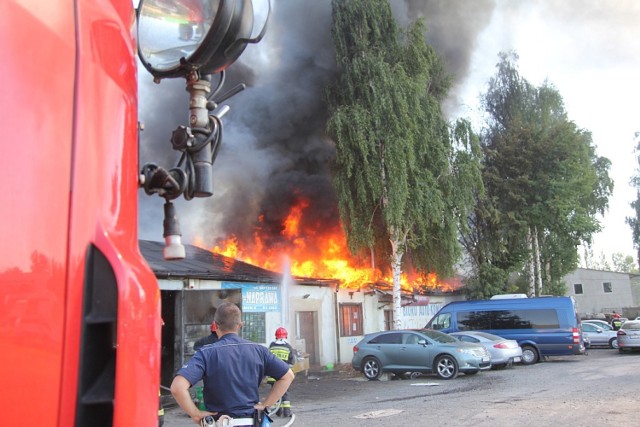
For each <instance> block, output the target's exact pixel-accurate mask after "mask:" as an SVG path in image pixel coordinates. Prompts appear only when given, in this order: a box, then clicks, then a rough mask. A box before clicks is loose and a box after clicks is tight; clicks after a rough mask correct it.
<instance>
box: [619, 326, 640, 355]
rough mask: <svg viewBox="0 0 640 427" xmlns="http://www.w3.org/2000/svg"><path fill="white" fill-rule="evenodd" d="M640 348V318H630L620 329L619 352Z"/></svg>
mask: <svg viewBox="0 0 640 427" xmlns="http://www.w3.org/2000/svg"><path fill="white" fill-rule="evenodd" d="M634 348H640V320H629V321H627V322H624V324H623V325H622V326H621V327H620V329H619V330H618V352H620V353H624V352H625V351H627V350H633V349H634Z"/></svg>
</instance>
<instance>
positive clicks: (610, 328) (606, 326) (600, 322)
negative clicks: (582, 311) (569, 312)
mask: <svg viewBox="0 0 640 427" xmlns="http://www.w3.org/2000/svg"><path fill="white" fill-rule="evenodd" d="M582 323H593V324H594V325H596V326H600V327H601V328H602V329H604V330H605V331H613V326H611V323H609V322H607V321H604V320H600V319H588V320H583V321H582Z"/></svg>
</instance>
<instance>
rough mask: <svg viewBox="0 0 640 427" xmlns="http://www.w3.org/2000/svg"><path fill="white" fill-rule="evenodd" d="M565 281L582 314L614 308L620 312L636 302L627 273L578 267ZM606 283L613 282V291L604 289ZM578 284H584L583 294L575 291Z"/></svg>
mask: <svg viewBox="0 0 640 427" xmlns="http://www.w3.org/2000/svg"><path fill="white" fill-rule="evenodd" d="M564 282H565V284H566V285H567V293H566V295H567V296H572V297H574V298H575V300H576V303H577V306H578V313H579V314H580V315H581V316H591V315H595V314H598V313H611V312H612V311H613V310H615V311H617V312H618V313H620V312H622V310H623V309H624V308H625V307H632V306H633V304H634V303H633V295H632V292H631V280H630V278H629V274H627V273H618V272H614V271H601V270H591V269H586V268H578V269H577V270H576V271H574V272H572V273H570V274H568V275H566V276H565V278H564ZM604 283H611V290H612V292H605V291H604V285H603V284H604ZM576 284H580V285H582V294H579V293H576V292H575V290H576V289H575V288H576V287H575V286H574V285H576Z"/></svg>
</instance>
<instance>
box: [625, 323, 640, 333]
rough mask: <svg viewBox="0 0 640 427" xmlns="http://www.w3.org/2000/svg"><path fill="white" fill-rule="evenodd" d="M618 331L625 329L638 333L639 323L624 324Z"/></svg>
mask: <svg viewBox="0 0 640 427" xmlns="http://www.w3.org/2000/svg"><path fill="white" fill-rule="evenodd" d="M620 329H626V330H628V331H638V330H640V322H634V321H631V322H625V323H624V325H622V328H620Z"/></svg>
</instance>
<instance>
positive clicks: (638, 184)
mask: <svg viewBox="0 0 640 427" xmlns="http://www.w3.org/2000/svg"><path fill="white" fill-rule="evenodd" d="M635 138H636V141H637V143H636V156H637V157H636V159H637V161H638V169H637V171H638V172H637V173H636V175H635V176H634V177H633V178H631V185H633V186H634V187H635V188H636V200H634V201H633V202H631V207H632V208H633V211H634V212H635V214H636V215H635V217H627V218H626V221H627V224H629V227H631V232H632V234H631V236H632V238H633V247H634V248H636V250H637V251H638V252H637V254H636V256H637V258H636V261H637V263H638V264H640V132H636V135H635Z"/></svg>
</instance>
